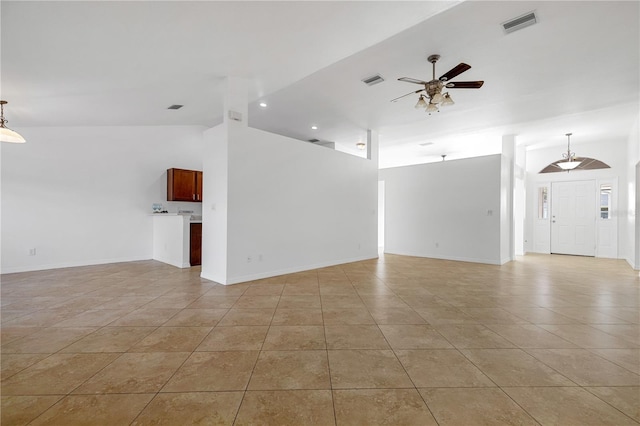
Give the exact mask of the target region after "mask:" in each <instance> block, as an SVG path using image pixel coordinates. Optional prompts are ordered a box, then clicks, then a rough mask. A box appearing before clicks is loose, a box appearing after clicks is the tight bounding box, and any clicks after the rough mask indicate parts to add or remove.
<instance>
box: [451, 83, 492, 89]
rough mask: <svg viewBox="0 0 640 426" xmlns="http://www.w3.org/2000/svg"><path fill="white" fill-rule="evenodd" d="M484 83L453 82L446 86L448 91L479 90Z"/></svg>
mask: <svg viewBox="0 0 640 426" xmlns="http://www.w3.org/2000/svg"><path fill="white" fill-rule="evenodd" d="M483 84H484V81H451V82H449V83H447V84H446V86H447V88H448V89H479V88H481V87H482V85H483Z"/></svg>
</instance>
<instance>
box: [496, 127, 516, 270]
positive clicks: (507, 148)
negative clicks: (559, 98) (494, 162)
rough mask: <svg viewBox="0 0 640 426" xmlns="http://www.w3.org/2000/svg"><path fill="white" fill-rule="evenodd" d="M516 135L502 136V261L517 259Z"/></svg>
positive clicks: (502, 262)
mask: <svg viewBox="0 0 640 426" xmlns="http://www.w3.org/2000/svg"><path fill="white" fill-rule="evenodd" d="M515 159H516V137H515V135H504V136H502V162H501V163H502V164H501V171H500V263H501V264H504V263H507V262H509V261H511V260H514V259H515V238H514V236H515V218H514V212H515V209H514V199H515V196H514V192H515V169H516V168H515Z"/></svg>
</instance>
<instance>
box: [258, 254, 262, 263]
mask: <svg viewBox="0 0 640 426" xmlns="http://www.w3.org/2000/svg"><path fill="white" fill-rule="evenodd" d="M258 261H260V262H262V254H259V255H258Z"/></svg>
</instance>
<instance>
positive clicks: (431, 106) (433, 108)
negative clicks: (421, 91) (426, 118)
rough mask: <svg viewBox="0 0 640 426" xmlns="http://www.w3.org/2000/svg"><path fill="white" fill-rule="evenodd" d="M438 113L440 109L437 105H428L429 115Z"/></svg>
mask: <svg viewBox="0 0 640 426" xmlns="http://www.w3.org/2000/svg"><path fill="white" fill-rule="evenodd" d="M437 111H438V107H437V105H436V104H432V103H429V105H427V112H428V113H429V114H431V113H432V112H437Z"/></svg>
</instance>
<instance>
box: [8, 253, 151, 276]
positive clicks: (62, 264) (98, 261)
mask: <svg viewBox="0 0 640 426" xmlns="http://www.w3.org/2000/svg"><path fill="white" fill-rule="evenodd" d="M151 258H152V256H151V255H150V254H149V255H146V256H132V257H118V258H112V259H92V260H78V261H72V262H60V263H45V264H42V265H28V266H9V267H5V268H2V272H0V273H2V274H15V273H18V272H33V271H46V270H48V269H62V268H75V267H78V266H91V265H105V264H108V263H122V262H137V261H140V260H152V259H151Z"/></svg>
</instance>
